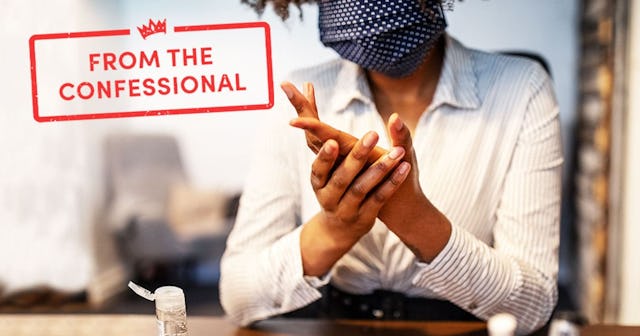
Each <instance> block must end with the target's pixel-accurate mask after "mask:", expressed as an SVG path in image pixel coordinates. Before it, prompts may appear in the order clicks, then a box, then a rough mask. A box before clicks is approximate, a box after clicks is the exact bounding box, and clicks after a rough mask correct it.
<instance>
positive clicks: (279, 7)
mask: <svg viewBox="0 0 640 336" xmlns="http://www.w3.org/2000/svg"><path fill="white" fill-rule="evenodd" d="M241 1H242V3H244V4H247V5H249V6H251V8H253V9H254V10H255V11H256V12H257V13H258V14H259V15H262V13H264V9H265V7H266V6H267V4H268V3H271V4H272V5H273V10H274V11H275V12H276V14H277V15H278V16H279V17H281V18H282V20H286V19H288V18H289V14H290V13H289V5H290V4H293V5H295V6H296V7H298V12H299V13H300V18H302V9H301V8H300V5H302V4H305V3H315V2H317V1H328V0H241ZM417 1H418V2H420V5H421V6H422V8H426V5H427V3H428V2H429V1H433V0H417ZM440 1H441V2H442V3H443V6H444V7H445V9H446V8H448V7H450V6H451V5H450V3H451V2H452V1H451V0H440Z"/></svg>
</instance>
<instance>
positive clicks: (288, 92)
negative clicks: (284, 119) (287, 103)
mask: <svg viewBox="0 0 640 336" xmlns="http://www.w3.org/2000/svg"><path fill="white" fill-rule="evenodd" d="M280 87H281V88H282V91H284V93H285V94H286V95H287V98H289V99H291V98H293V90H291V88H290V87H288V86H286V85H282V86H280Z"/></svg>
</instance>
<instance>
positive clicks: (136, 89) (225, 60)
mask: <svg viewBox="0 0 640 336" xmlns="http://www.w3.org/2000/svg"><path fill="white" fill-rule="evenodd" d="M136 28H137V29H136V30H137V33H139V34H136V31H135V30H134V31H133V33H132V30H130V29H120V30H104V31H89V32H72V33H60V34H39V35H33V36H31V38H30V39H29V52H30V59H31V85H32V100H33V116H34V119H35V120H37V121H40V122H46V121H63V120H81V119H100V118H119V117H136V116H151V115H168V114H186V113H207V112H224V111H246V110H260V109H269V108H271V107H272V106H273V95H274V93H273V71H272V64H271V37H270V30H269V26H268V24H267V23H265V22H244V23H229V24H210V25H197V26H174V27H173V29H169V26H168V24H167V19H162V20H153V19H149V21H148V22H146V23H144V24H142V25H140V26H138V27H136Z"/></svg>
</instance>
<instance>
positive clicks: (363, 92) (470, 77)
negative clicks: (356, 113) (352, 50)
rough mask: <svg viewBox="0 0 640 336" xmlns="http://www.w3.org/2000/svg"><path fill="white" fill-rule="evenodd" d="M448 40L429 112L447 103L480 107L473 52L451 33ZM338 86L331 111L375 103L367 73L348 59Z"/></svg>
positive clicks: (338, 78) (466, 106)
mask: <svg viewBox="0 0 640 336" xmlns="http://www.w3.org/2000/svg"><path fill="white" fill-rule="evenodd" d="M445 39H446V49H445V57H444V61H443V67H442V73H441V75H440V80H439V81H438V86H437V88H436V92H435V95H434V97H433V102H432V103H431V106H430V107H429V109H435V108H437V107H438V106H440V105H444V104H448V105H452V106H455V107H458V108H463V109H477V108H478V107H479V106H480V98H479V96H478V89H477V78H476V74H475V72H474V68H473V67H474V64H473V59H472V55H471V52H470V51H469V49H467V48H465V47H464V46H462V44H460V42H458V41H457V40H456V39H454V38H452V37H450V36H449V35H448V34H447V35H446V36H445ZM336 83H337V85H335V86H334V90H336V92H334V94H333V95H332V96H333V99H332V100H331V102H330V104H329V106H328V108H329V111H331V112H341V111H344V110H345V109H346V108H347V107H348V106H349V104H351V103H352V102H353V101H360V102H363V103H366V104H369V103H371V104H372V103H373V101H372V98H371V91H370V89H369V83H368V82H367V77H366V74H365V73H364V71H363V70H362V68H360V66H358V65H357V64H355V63H353V62H350V61H347V60H344V61H343V62H342V67H341V69H340V71H339V72H338V76H337V78H336Z"/></svg>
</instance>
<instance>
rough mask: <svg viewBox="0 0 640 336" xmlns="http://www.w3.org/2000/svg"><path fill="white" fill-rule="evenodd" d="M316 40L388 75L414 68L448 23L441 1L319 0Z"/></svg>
mask: <svg viewBox="0 0 640 336" xmlns="http://www.w3.org/2000/svg"><path fill="white" fill-rule="evenodd" d="M318 6H319V10H320V17H319V21H318V25H319V28H320V40H321V41H322V43H323V44H324V45H325V46H327V47H330V48H332V49H334V50H335V51H336V52H338V54H340V56H342V57H343V58H345V59H348V60H350V61H352V62H354V63H356V64H359V65H360V66H362V67H363V68H365V69H368V70H373V71H377V72H381V73H384V74H386V75H388V76H391V77H404V76H408V75H409V74H411V73H412V72H414V71H415V70H416V69H417V68H418V66H419V65H420V64H421V63H422V61H423V59H424V57H425V56H426V55H427V53H428V52H429V50H430V49H431V48H432V47H433V45H434V44H435V42H436V41H437V40H438V38H439V37H440V35H441V34H442V33H443V32H444V30H445V28H446V27H447V22H446V20H445V18H444V13H443V12H442V5H441V4H440V1H439V0H429V1H427V2H426V6H425V7H424V8H422V5H421V4H420V3H419V1H418V0H395V1H385V0H321V1H319V3H318Z"/></svg>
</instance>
